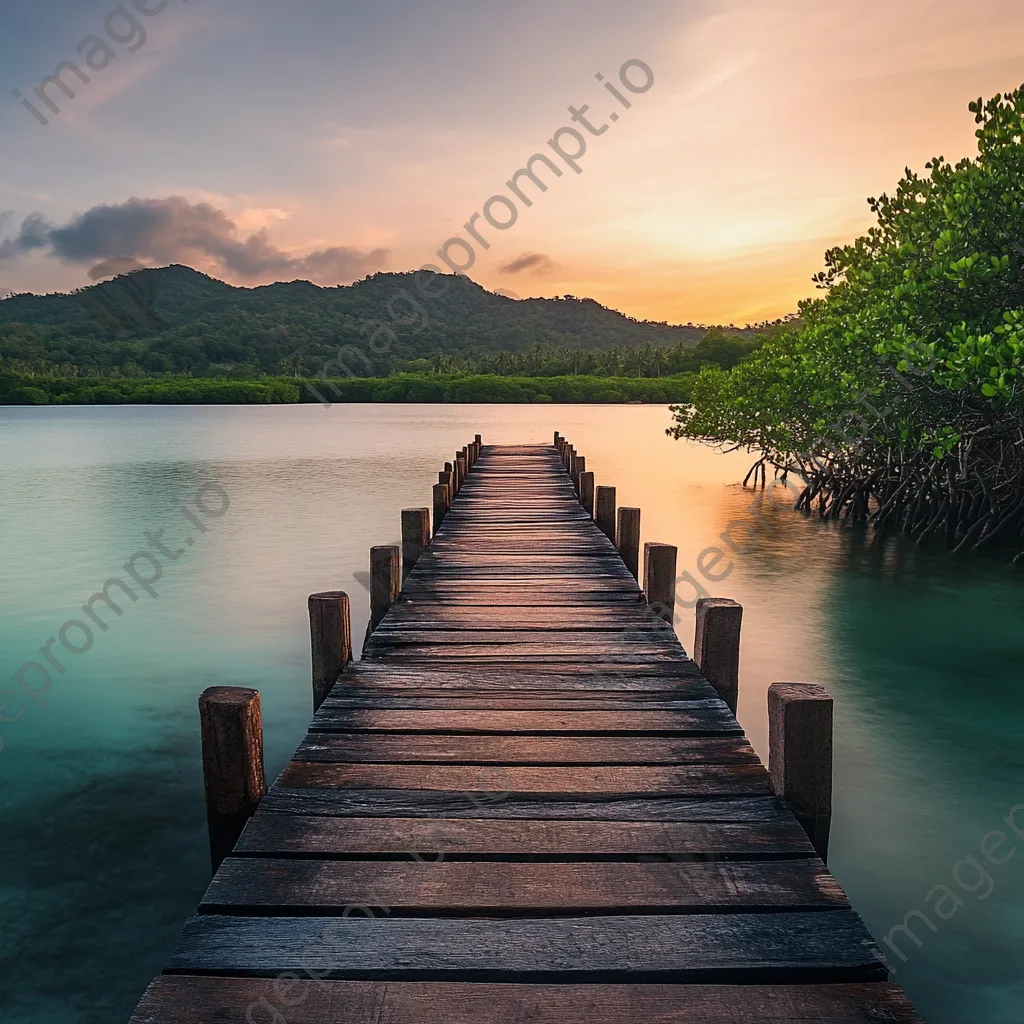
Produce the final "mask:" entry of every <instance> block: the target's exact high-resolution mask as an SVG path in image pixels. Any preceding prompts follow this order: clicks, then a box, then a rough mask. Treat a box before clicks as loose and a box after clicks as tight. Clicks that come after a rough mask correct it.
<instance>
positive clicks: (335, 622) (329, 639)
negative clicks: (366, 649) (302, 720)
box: [308, 590, 352, 711]
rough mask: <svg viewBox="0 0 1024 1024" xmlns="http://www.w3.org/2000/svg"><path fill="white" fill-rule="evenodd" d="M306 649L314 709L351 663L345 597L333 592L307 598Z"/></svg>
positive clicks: (349, 609) (347, 612)
mask: <svg viewBox="0 0 1024 1024" xmlns="http://www.w3.org/2000/svg"><path fill="white" fill-rule="evenodd" d="M308 603H309V649H310V659H311V661H312V664H313V710H314V711H319V710H320V705H321V704H323V702H324V700H325V699H326V697H327V695H328V694H329V693H330V692H331V687H332V686H334V684H335V682H337V680H338V677H339V676H340V675H341V673H342V672H344V671H345V666H346V665H347V664H348V663H349V662H350V661H351V660H352V610H351V606H350V603H349V599H348V594H346V593H345V592H344V591H341V590H334V591H330V592H328V593H324V594H310V596H309V602H308Z"/></svg>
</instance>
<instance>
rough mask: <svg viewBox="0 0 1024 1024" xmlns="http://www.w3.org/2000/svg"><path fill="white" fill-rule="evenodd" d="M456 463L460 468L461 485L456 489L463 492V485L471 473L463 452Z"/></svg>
mask: <svg viewBox="0 0 1024 1024" xmlns="http://www.w3.org/2000/svg"><path fill="white" fill-rule="evenodd" d="M456 462H457V463H458V466H459V485H458V487H456V490H457V491H461V490H462V485H463V484H464V483H465V482H466V474H467V473H468V472H469V468H468V467H467V466H466V456H465V455H463V454H462V453H461V452H460V453H459V456H458V458H457V459H456Z"/></svg>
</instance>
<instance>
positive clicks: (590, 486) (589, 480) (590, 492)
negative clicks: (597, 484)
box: [580, 471, 594, 519]
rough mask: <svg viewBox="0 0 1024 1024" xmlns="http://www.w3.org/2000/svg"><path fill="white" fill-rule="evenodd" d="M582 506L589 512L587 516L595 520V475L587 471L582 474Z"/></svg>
mask: <svg viewBox="0 0 1024 1024" xmlns="http://www.w3.org/2000/svg"><path fill="white" fill-rule="evenodd" d="M580 504H581V505H582V506H583V507H584V508H585V509H586V510H587V515H589V516H590V518H591V519H593V518H594V474H593V473H591V472H589V471H587V472H586V473H580Z"/></svg>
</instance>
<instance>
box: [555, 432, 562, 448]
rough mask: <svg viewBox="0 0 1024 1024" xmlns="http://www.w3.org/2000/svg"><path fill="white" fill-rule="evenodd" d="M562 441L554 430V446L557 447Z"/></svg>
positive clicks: (560, 436)
mask: <svg viewBox="0 0 1024 1024" xmlns="http://www.w3.org/2000/svg"><path fill="white" fill-rule="evenodd" d="M561 443H562V435H561V434H560V433H559V432H558V431H557V430H556V431H555V447H556V448H558V447H559V445H560V444H561Z"/></svg>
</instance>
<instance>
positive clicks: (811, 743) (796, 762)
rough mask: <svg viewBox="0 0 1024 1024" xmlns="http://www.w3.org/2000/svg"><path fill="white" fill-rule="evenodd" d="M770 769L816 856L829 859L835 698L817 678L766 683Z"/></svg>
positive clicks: (775, 787)
mask: <svg viewBox="0 0 1024 1024" xmlns="http://www.w3.org/2000/svg"><path fill="white" fill-rule="evenodd" d="M768 751H769V753H768V772H769V774H770V775H771V781H772V790H773V791H774V793H775V795H776V796H778V797H781V798H782V799H783V800H786V801H787V802H788V803H789V805H790V806H791V807H792V808H793V811H794V813H795V814H796V817H797V821H799V822H800V824H801V825H802V826H803V829H804V831H805V832H806V833H807V836H808V838H809V839H810V840H811V843H812V845H813V846H814V849H815V850H816V851H817V853H818V856H819V857H821V859H822V860H823V861H827V860H828V837H829V830H830V829H831V826H832V698H831V697H830V696H829V693H828V690H826V689H825V687H824V686H817V685H815V684H813V683H772V685H771V686H770V687H768Z"/></svg>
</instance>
